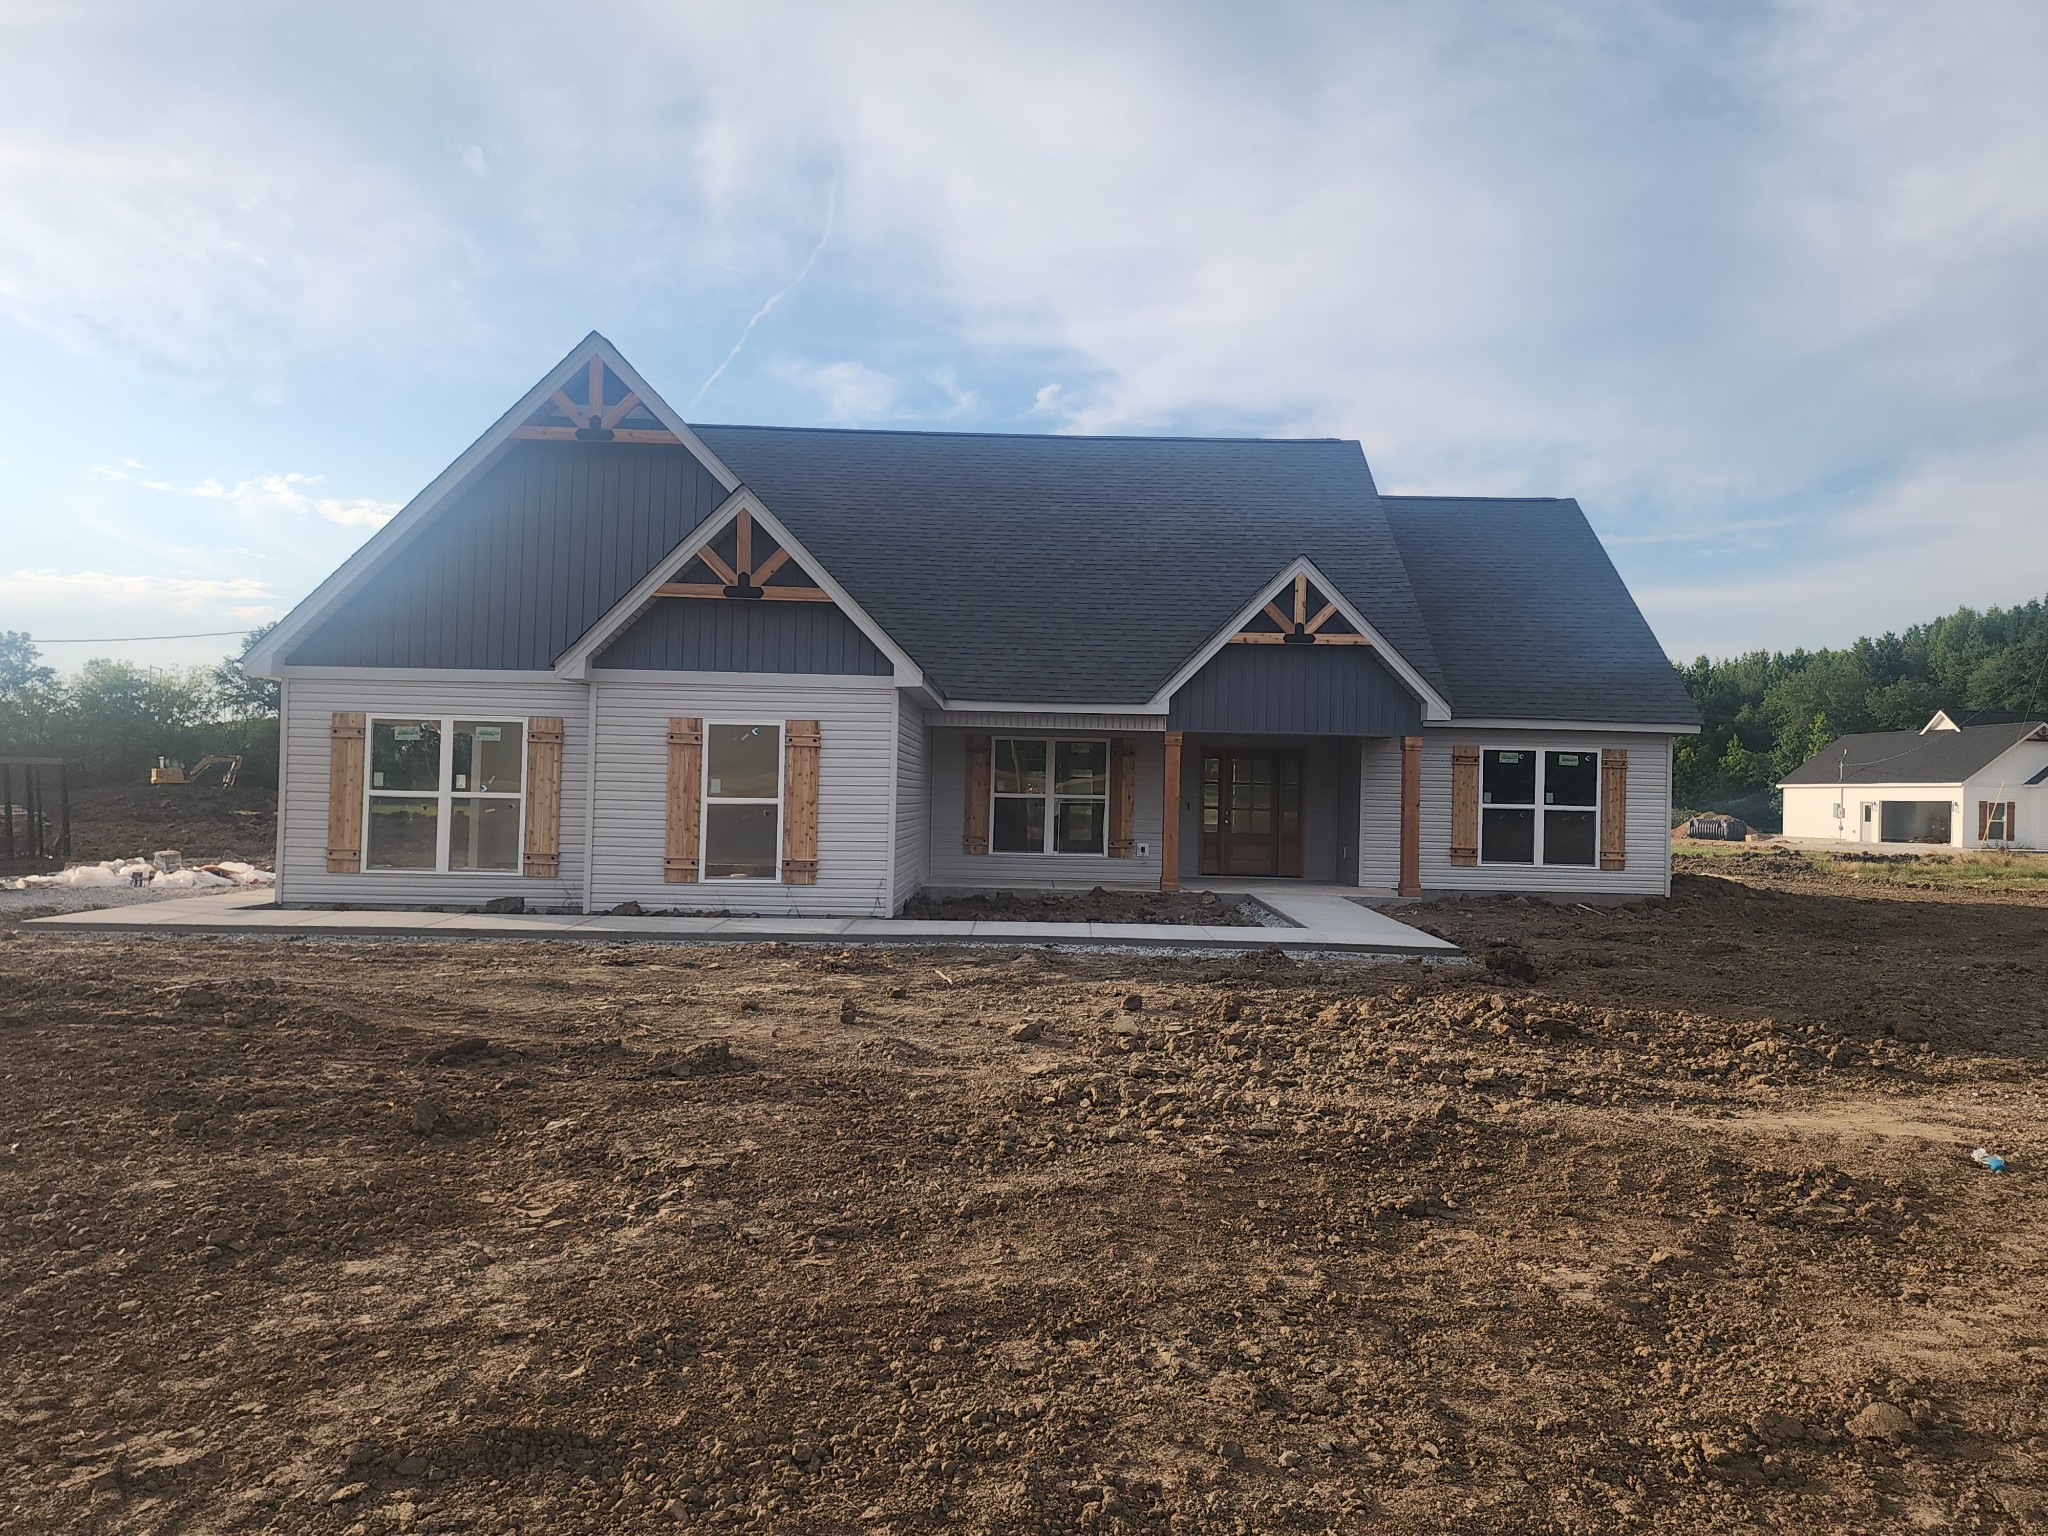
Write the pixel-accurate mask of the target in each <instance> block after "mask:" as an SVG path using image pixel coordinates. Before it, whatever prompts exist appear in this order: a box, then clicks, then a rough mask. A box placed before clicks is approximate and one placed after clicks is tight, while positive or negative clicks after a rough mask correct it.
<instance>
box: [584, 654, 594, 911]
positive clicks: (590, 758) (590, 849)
mask: <svg viewBox="0 0 2048 1536" xmlns="http://www.w3.org/2000/svg"><path fill="white" fill-rule="evenodd" d="M583 686H584V687H586V688H588V689H589V690H590V704H589V708H588V709H587V710H586V711H585V713H586V716H587V723H586V724H585V726H584V728H583V729H584V742H583V915H584V916H585V917H588V916H589V915H590V897H591V890H592V887H593V884H594V882H595V881H596V879H597V679H596V678H591V679H589V680H588V681H587V682H586V683H585V684H584V685H583Z"/></svg>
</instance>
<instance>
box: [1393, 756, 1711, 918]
mask: <svg viewBox="0 0 2048 1536" xmlns="http://www.w3.org/2000/svg"><path fill="white" fill-rule="evenodd" d="M1453 746H1476V747H1478V748H1480V749H1481V750H1485V749H1487V748H1505V749H1507V750H1510V751H1514V750H1521V751H1548V752H1574V751H1576V752H1589V751H1592V750H1594V749H1595V748H1599V749H1603V750H1604V749H1607V748H1619V749H1621V750H1623V751H1626V752H1627V753H1628V832H1627V838H1628V842H1627V867H1626V868H1624V869H1618V870H1603V869H1601V868H1599V867H1598V866H1597V865H1593V866H1575V865H1556V864H1540V865H1539V864H1486V863H1480V864H1476V865H1471V866H1466V867H1462V868H1461V867H1458V866H1455V865H1453V864H1452V863H1451V748H1452V747H1453ZM1360 780H1361V782H1360V785H1359V805H1360V809H1359V816H1358V821H1359V848H1360V859H1359V882H1358V883H1359V884H1360V885H1361V886H1362V887H1364V888H1365V889H1366V890H1369V891H1373V892H1376V893H1380V894H1391V893H1392V892H1393V891H1394V890H1395V889H1396V888H1397V887H1398V885H1399V884H1400V878H1401V743H1400V742H1399V741H1398V740H1373V741H1367V742H1366V743H1365V748H1364V759H1363V763H1362V767H1361V771H1360ZM1422 890H1423V894H1424V895H1426V896H1434V895H1457V894H1470V895H1480V894H1484V893H1488V892H1502V893H1509V894H1513V893H1528V894H1536V893H1543V894H1560V895H1570V894H1573V893H1579V894H1583V895H1587V896H1664V895H1669V894H1670V891H1671V740H1670V738H1669V737H1667V736H1659V735H1654V734H1652V733H1649V732H1637V731H1613V732H1603V731H1584V730H1558V731H1499V730H1489V731H1475V730H1465V729H1461V728H1460V727H1458V726H1457V725H1456V724H1451V725H1443V726H1432V727H1427V728H1425V729H1424V730H1423V732H1422Z"/></svg>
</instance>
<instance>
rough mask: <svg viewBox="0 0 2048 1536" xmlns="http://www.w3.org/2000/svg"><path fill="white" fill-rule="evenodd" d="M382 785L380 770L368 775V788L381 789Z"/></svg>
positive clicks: (382, 777)
mask: <svg viewBox="0 0 2048 1536" xmlns="http://www.w3.org/2000/svg"><path fill="white" fill-rule="evenodd" d="M383 787H384V775H383V773H382V772H381V771H380V772H375V773H372V774H371V775H370V788H372V789H382V788H383Z"/></svg>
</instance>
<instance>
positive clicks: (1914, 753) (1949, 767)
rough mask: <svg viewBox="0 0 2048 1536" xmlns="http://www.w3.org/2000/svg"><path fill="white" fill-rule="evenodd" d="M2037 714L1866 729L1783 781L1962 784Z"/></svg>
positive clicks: (2022, 733) (2019, 737) (2024, 732)
mask: <svg viewBox="0 0 2048 1536" xmlns="http://www.w3.org/2000/svg"><path fill="white" fill-rule="evenodd" d="M2042 727H2043V722H2042V721H2039V720H2019V721H2008V722H2007V723H2005V724H2002V725H1966V726H1964V727H1963V728H1962V729H1961V730H1956V731H1927V732H1925V733H1922V732H1920V731H1869V732H1865V733H1864V734H1861V735H1857V736H1843V737H1839V738H1838V739H1836V740H1834V741H1831V742H1829V743H1828V744H1827V745H1826V746H1825V747H1823V748H1821V750H1820V751H1818V752H1816V753H1814V755H1813V756H1812V757H1810V758H1808V759H1807V760H1806V761H1805V762H1803V763H1801V764H1800V765H1799V766H1798V767H1797V768H1795V769H1793V770H1792V771H1791V772H1790V773H1788V774H1786V775H1785V777H1784V778H1783V779H1781V780H1779V781H1778V782H1779V783H1781V784H1833V783H1836V782H1838V781H1840V782H1844V783H1849V784H1960V783H1961V782H1962V781H1963V780H1964V779H1967V778H1968V777H1969V776H1970V775H1971V774H1973V773H1976V772H1978V771H1979V770H1980V769H1982V768H1984V767H1985V766H1986V765H1987V764H1989V763H1990V762H1991V761H1992V760H1993V759H1995V758H1996V757H1997V756H1998V755H1999V754H2000V753H2001V752H2004V751H2006V750H2007V749H2008V748H2010V747H2012V746H2015V745H2017V744H2018V743H2019V742H2022V741H2024V740H2025V739H2026V738H2027V737H2029V736H2031V735H2032V734H2033V733H2034V732H2035V731H2038V730H2040V729H2042Z"/></svg>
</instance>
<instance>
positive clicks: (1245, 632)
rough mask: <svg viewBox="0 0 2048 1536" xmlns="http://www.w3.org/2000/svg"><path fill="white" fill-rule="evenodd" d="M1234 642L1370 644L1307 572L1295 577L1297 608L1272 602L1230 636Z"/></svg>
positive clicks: (1262, 643) (1258, 643)
mask: <svg viewBox="0 0 2048 1536" xmlns="http://www.w3.org/2000/svg"><path fill="white" fill-rule="evenodd" d="M1230 643H1231V644H1232V645H1371V644H1372V641H1370V640H1369V639H1367V638H1366V637H1365V636H1364V635H1361V634H1360V633H1359V632H1358V631H1357V630H1355V629H1353V628H1352V627H1351V625H1350V624H1349V623H1347V622H1346V621H1345V619H1344V616H1343V615H1342V614H1340V613H1339V612H1338V611H1337V605H1336V604H1335V603H1333V602H1331V601H1330V600H1329V599H1328V598H1326V597H1324V596H1323V594H1322V593H1321V592H1319V591H1317V590H1316V586H1315V583H1313V582H1311V581H1310V580H1309V579H1308V574H1307V573H1306V572H1301V573H1299V574H1297V575H1296V576H1295V578H1294V612H1293V613H1292V614H1291V615H1290V614H1289V613H1287V612H1286V611H1285V610H1284V609H1283V608H1281V606H1280V604H1279V603H1278V602H1277V601H1275V602H1270V603H1268V604H1266V606H1265V608H1264V609H1262V610H1261V611H1260V612H1258V613H1255V614H1253V615H1252V619H1251V622H1250V623H1249V624H1247V625H1245V627H1244V628H1243V629H1241V630H1239V631H1238V632H1237V633H1236V634H1234V635H1232V636H1231V637H1230Z"/></svg>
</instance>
